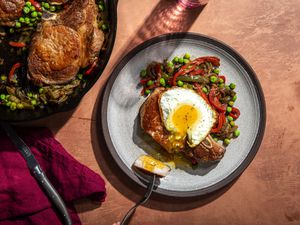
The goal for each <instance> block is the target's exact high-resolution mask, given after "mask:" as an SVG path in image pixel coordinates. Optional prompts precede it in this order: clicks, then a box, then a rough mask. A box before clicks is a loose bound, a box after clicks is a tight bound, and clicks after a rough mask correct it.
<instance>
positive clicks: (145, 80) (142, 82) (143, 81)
mask: <svg viewBox="0 0 300 225" xmlns="http://www.w3.org/2000/svg"><path fill="white" fill-rule="evenodd" d="M149 80H151V78H145V79H141V80H140V84H146V83H147V82H148V81H149Z"/></svg>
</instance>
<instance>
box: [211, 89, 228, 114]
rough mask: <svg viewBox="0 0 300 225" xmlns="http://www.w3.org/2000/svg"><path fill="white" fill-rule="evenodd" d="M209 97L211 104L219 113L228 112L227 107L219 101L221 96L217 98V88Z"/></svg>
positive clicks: (212, 90)
mask: <svg viewBox="0 0 300 225" xmlns="http://www.w3.org/2000/svg"><path fill="white" fill-rule="evenodd" d="M208 97H209V102H210V103H211V105H212V106H213V107H214V108H215V109H216V110H217V111H218V112H225V111H226V108H227V105H226V104H221V102H220V101H219V98H220V95H218V96H217V94H216V89H215V88H212V89H211V90H210V92H209V95H208Z"/></svg>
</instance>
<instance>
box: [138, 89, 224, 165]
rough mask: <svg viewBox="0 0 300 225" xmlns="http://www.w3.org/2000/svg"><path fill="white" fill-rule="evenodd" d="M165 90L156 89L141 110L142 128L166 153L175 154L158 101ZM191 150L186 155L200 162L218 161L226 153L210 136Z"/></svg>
mask: <svg viewBox="0 0 300 225" xmlns="http://www.w3.org/2000/svg"><path fill="white" fill-rule="evenodd" d="M165 90H166V89H164V88H157V89H155V90H154V91H153V93H152V94H151V95H150V96H149V97H148V98H147V99H146V101H145V102H144V104H143V105H142V107H141V109H140V117H141V127H142V129H143V130H144V131H145V132H146V133H147V134H149V135H150V136H151V137H152V138H153V139H154V140H155V141H156V142H157V143H158V144H160V145H161V146H162V147H163V148H164V149H165V150H166V151H168V152H169V153H173V152H174V150H173V149H172V143H171V142H170V141H169V135H170V133H169V132H168V131H167V130H166V129H165V128H164V125H163V122H162V120H161V116H160V111H159V105H158V100H159V98H160V96H161V94H162V93H163V92H164V91H165ZM189 150H190V151H188V152H187V154H186V155H187V156H188V157H189V158H194V159H196V160H198V161H217V160H220V159H221V158H222V157H223V156H224V153H225V148H224V147H223V146H221V145H219V144H218V143H217V142H215V141H214V140H213V139H212V137H211V136H210V135H208V136H207V137H206V139H205V140H204V141H202V142H201V143H200V144H199V145H198V146H196V147H195V148H190V149H189Z"/></svg>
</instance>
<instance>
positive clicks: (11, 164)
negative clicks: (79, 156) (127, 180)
mask: <svg viewBox="0 0 300 225" xmlns="http://www.w3.org/2000/svg"><path fill="white" fill-rule="evenodd" d="M13 129H14V130H15V131H16V133H17V134H18V136H19V137H20V138H21V139H22V140H23V141H24V143H26V145H27V146H28V147H29V148H30V150H31V152H32V154H33V155H34V156H35V158H36V160H37V161H38V162H39V164H40V165H41V168H43V170H44V172H45V174H46V175H47V177H48V178H49V180H50V182H51V183H52V184H53V186H54V187H55V189H56V190H57V191H58V193H59V194H60V196H61V197H62V199H64V201H65V203H66V207H67V210H68V213H69V215H70V217H71V220H72V222H73V225H81V222H80V218H79V216H78V214H77V212H76V210H75V207H74V202H75V201H78V200H82V199H89V200H92V201H93V202H94V203H96V205H95V204H93V205H94V206H97V207H99V206H100V204H101V202H103V201H104V200H105V197H106V190H105V182H104V180H103V179H102V178H101V176H100V175H98V174H97V173H95V172H93V171H92V170H90V169H89V168H88V167H86V166H84V165H82V164H81V163H79V162H78V161H77V160H76V159H74V158H73V157H72V156H71V155H70V154H69V153H68V152H67V151H66V150H65V149H64V147H63V146H62V145H61V144H60V143H59V142H58V141H57V140H56V139H55V138H54V136H53V134H52V133H51V131H50V130H49V129H47V128H40V127H39V128H29V127H26V128H25V127H24V128H21V127H14V128H13ZM0 180H1V185H0V202H1V204H0V225H15V224H18V225H41V224H42V225H62V224H63V223H62V222H63V221H62V220H61V218H60V215H59V214H58V212H57V210H56V209H55V207H54V205H53V204H52V202H51V201H50V199H49V198H48V197H47V196H46V195H45V193H44V190H43V188H42V186H41V185H39V183H38V182H36V179H35V177H34V176H33V175H32V173H31V172H30V170H29V169H28V166H27V164H26V161H25V160H24V159H23V156H22V155H21V154H20V153H19V152H18V151H17V149H16V147H15V145H14V144H13V143H12V141H11V140H10V139H9V138H8V137H7V136H6V135H5V133H4V131H3V130H2V129H0Z"/></svg>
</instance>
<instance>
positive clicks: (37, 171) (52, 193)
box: [32, 165, 72, 225]
mask: <svg viewBox="0 0 300 225" xmlns="http://www.w3.org/2000/svg"><path fill="white" fill-rule="evenodd" d="M32 172H33V174H34V176H35V178H36V179H37V180H38V181H39V183H40V185H42V187H43V188H44V191H45V192H46V193H47V196H48V197H49V198H50V199H51V202H52V203H53V204H54V205H55V207H56V208H57V209H58V211H59V212H60V213H61V216H62V217H63V219H64V224H65V225H72V220H71V218H70V216H69V213H68V211H67V207H66V206H65V204H64V202H63V200H62V199H61V197H60V196H59V194H58V193H57V192H56V190H55V189H54V187H53V186H52V184H51V183H50V181H49V180H48V178H47V176H46V174H45V173H44V171H43V170H42V169H41V167H40V166H38V165H37V166H35V167H34V168H33V170H32Z"/></svg>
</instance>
